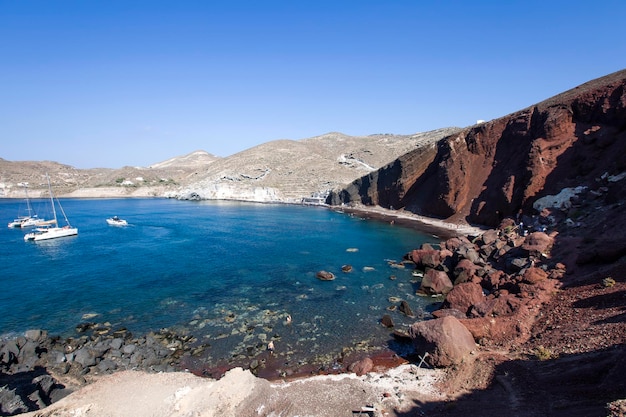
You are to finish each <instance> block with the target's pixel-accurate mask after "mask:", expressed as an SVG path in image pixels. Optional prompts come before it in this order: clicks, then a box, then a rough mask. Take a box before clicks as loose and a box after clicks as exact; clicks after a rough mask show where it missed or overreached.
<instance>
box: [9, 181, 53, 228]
mask: <svg viewBox="0 0 626 417" xmlns="http://www.w3.org/2000/svg"><path fill="white" fill-rule="evenodd" d="M18 185H21V186H23V187H24V192H25V193H26V212H27V213H28V214H27V215H26V216H18V217H17V218H16V219H14V220H13V221H12V222H9V227H10V228H17V227H21V228H26V227H33V226H43V225H45V224H46V221H45V220H44V219H40V218H39V217H38V216H37V214H36V213H35V212H34V210H33V208H32V207H31V205H30V199H29V198H28V183H26V182H24V183H20V184H18Z"/></svg>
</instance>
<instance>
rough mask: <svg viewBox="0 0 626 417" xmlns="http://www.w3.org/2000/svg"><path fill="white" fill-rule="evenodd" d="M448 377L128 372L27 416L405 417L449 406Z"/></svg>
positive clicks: (412, 372)
mask: <svg viewBox="0 0 626 417" xmlns="http://www.w3.org/2000/svg"><path fill="white" fill-rule="evenodd" d="M442 376H443V374H442V371H439V370H432V369H423V368H418V367H417V366H416V365H401V366H399V367H397V368H393V369H390V370H387V371H385V372H375V373H369V374H367V375H364V376H356V375H355V374H342V375H332V376H330V375H329V376H315V377H310V378H306V379H300V380H295V381H291V382H269V381H267V380H264V379H261V378H257V377H255V376H254V375H252V373H250V371H247V370H243V369H241V368H235V369H232V370H230V371H228V372H227V373H226V374H225V376H224V377H223V378H221V379H220V380H213V379H207V378H201V377H198V376H195V375H193V374H190V373H184V372H175V373H161V374H148V373H145V372H138V371H123V372H118V373H115V374H113V375H109V376H106V377H102V378H100V379H99V380H98V381H96V382H95V383H93V384H91V385H88V386H86V387H84V388H82V389H80V390H79V391H77V392H75V393H73V394H71V395H69V396H67V397H65V398H63V399H62V400H60V401H58V402H56V403H54V404H52V405H51V406H50V407H48V408H46V409H44V410H40V411H36V412H31V413H27V414H22V416H30V417H35V416H37V417H52V416H59V417H60V416H84V417H87V416H88V417H105V416H106V417H115V416H135V417H143V416H146V417H148V416H151V417H160V416H163V417H165V416H171V417H178V416H180V417H183V416H185V417H192V416H198V417H200V416H202V417H210V416H221V417H229V416H233V417H235V416H237V417H247V416H282V417H289V416H292V417H295V416H301V417H304V416H336V417H342V416H354V415H359V412H360V413H361V415H364V416H368V415H369V416H399V415H406V414H398V413H405V412H409V411H410V410H412V409H414V407H415V406H416V404H419V403H421V402H422V401H432V400H441V399H443V396H442V394H441V393H440V392H438V391H437V390H436V388H435V386H436V382H437V380H438V379H440V378H442Z"/></svg>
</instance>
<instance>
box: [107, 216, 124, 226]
mask: <svg viewBox="0 0 626 417" xmlns="http://www.w3.org/2000/svg"><path fill="white" fill-rule="evenodd" d="M107 223H108V224H110V225H111V226H128V222H127V221H126V220H124V219H120V218H119V217H117V216H113V217H109V218H108V219H107Z"/></svg>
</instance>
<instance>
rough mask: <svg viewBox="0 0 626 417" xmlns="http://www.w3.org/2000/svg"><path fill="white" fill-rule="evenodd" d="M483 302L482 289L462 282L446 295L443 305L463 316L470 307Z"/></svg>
mask: <svg viewBox="0 0 626 417" xmlns="http://www.w3.org/2000/svg"><path fill="white" fill-rule="evenodd" d="M483 301H484V295H483V289H482V287H481V286H480V285H478V284H474V283H473V282H464V283H462V284H458V285H455V286H454V288H452V290H451V291H450V292H449V293H448V294H447V295H446V300H445V303H444V304H445V305H446V306H447V307H448V308H452V309H455V310H459V311H461V312H463V313H465V314H467V312H468V311H469V309H470V307H471V306H473V305H475V304H478V303H481V302H483Z"/></svg>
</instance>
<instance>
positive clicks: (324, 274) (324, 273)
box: [315, 271, 335, 281]
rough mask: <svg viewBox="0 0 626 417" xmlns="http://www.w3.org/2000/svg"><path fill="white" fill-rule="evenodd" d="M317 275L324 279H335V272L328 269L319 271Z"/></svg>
mask: <svg viewBox="0 0 626 417" xmlns="http://www.w3.org/2000/svg"><path fill="white" fill-rule="evenodd" d="M315 276H316V277H317V278H318V279H319V280H322V281H332V280H334V279H335V274H333V273H332V272H328V271H319V272H318V273H317V274H316V275H315Z"/></svg>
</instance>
